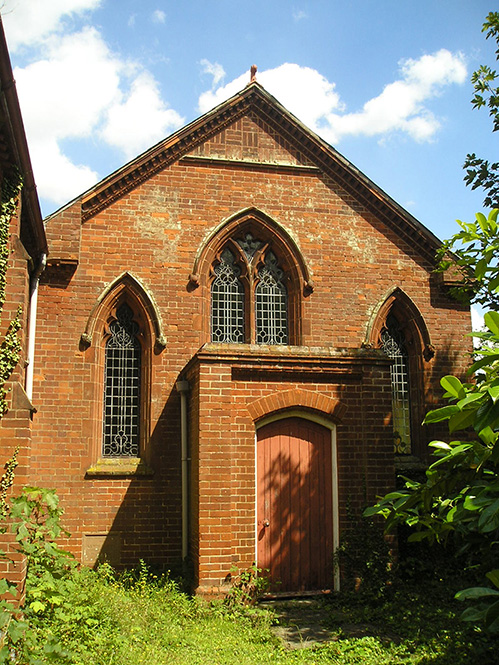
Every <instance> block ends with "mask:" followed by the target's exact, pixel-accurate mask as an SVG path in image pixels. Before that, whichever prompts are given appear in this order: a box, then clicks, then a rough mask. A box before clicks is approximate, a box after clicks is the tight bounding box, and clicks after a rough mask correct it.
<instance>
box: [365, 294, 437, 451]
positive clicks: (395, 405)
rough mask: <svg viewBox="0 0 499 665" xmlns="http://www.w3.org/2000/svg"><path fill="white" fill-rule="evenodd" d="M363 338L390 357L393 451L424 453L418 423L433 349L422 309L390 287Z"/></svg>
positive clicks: (424, 447)
mask: <svg viewBox="0 0 499 665" xmlns="http://www.w3.org/2000/svg"><path fill="white" fill-rule="evenodd" d="M366 341H367V342H368V344H369V345H370V346H374V347H377V348H380V349H382V350H383V351H384V352H385V353H386V355H387V356H388V357H389V358H391V360H392V365H391V368H390V379H391V390H392V427H393V440H394V451H395V453H396V454H398V455H408V454H413V455H417V456H420V457H424V456H425V449H426V445H425V442H424V441H423V439H422V436H421V427H420V426H419V425H420V423H421V421H422V419H423V415H424V389H423V386H424V372H425V363H426V362H428V361H429V360H431V358H433V355H434V349H433V346H432V345H431V343H430V337H429V333H428V329H427V327H426V324H425V322H424V319H423V317H422V315H421V313H420V312H419V310H418V308H417V307H416V305H415V304H414V302H413V301H412V300H411V299H410V298H409V297H408V296H407V295H406V294H405V293H404V292H403V291H402V290H401V289H399V288H396V289H393V290H392V292H391V293H390V294H389V295H388V297H386V298H385V300H384V301H383V302H382V303H381V305H380V306H379V307H378V308H377V309H376V311H375V314H374V315H373V320H372V323H371V325H370V326H369V332H368V338H367V340H366Z"/></svg>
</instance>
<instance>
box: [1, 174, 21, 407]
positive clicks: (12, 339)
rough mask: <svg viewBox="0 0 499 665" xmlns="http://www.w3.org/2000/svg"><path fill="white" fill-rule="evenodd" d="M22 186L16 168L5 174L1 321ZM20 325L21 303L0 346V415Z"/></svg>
mask: <svg viewBox="0 0 499 665" xmlns="http://www.w3.org/2000/svg"><path fill="white" fill-rule="evenodd" d="M22 185H23V182H22V176H21V174H20V173H19V171H18V170H17V169H16V170H13V171H12V172H11V173H10V175H9V176H6V177H4V180H3V183H2V193H1V202H0V321H1V315H2V312H3V307H4V304H5V297H6V284H7V266H8V261H9V227H10V220H11V219H12V217H13V216H14V215H15V214H16V211H17V205H18V201H19V195H20V193H21V189H22ZM20 327H21V307H20V306H19V308H18V310H17V314H16V316H15V317H14V319H13V320H12V321H11V322H10V323H9V326H8V328H7V331H6V333H5V337H4V340H3V342H2V344H1V346H0V418H2V417H3V416H4V415H5V413H6V411H7V391H6V389H5V384H6V382H7V380H8V378H9V377H10V375H11V374H12V372H13V370H14V367H15V366H16V365H17V363H18V362H19V357H20V352H21V344H20V342H19V339H18V336H17V332H18V330H19V328H20Z"/></svg>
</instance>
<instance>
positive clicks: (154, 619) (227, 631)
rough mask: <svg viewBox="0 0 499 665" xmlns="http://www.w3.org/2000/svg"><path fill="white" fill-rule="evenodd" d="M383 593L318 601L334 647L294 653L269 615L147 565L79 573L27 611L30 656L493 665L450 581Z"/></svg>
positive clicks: (119, 662) (98, 662)
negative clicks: (203, 593)
mask: <svg viewBox="0 0 499 665" xmlns="http://www.w3.org/2000/svg"><path fill="white" fill-rule="evenodd" d="M457 584H458V586H459V583H457ZM385 596H386V597H382V598H377V599H376V598H374V597H372V596H363V595H360V594H348V595H340V596H334V597H331V598H330V599H328V600H327V601H324V603H323V606H322V608H321V612H322V613H323V617H324V621H325V622H326V625H327V626H328V628H329V629H330V631H331V641H330V642H328V643H326V644H323V645H321V646H318V647H310V648H307V649H300V650H295V651H290V650H288V649H287V648H286V647H285V646H283V644H282V643H281V642H280V640H279V639H278V638H277V637H276V636H275V635H274V634H273V633H272V631H271V625H272V622H273V621H274V620H275V617H274V615H273V614H272V613H271V612H269V611H267V610H263V609H260V608H258V607H249V608H241V607H238V606H236V607H232V608H229V607H227V606H226V605H224V604H223V603H222V602H221V601H219V602H215V603H207V602H205V601H201V600H199V599H196V598H191V597H189V596H187V595H186V594H184V593H182V592H181V591H180V590H179V588H178V586H177V585H176V584H175V583H174V582H172V581H171V580H169V579H168V578H165V577H162V578H155V577H154V576H152V575H150V574H149V573H148V572H147V571H146V570H145V568H143V569H142V571H140V572H139V573H138V575H137V576H135V577H133V576H131V575H128V576H126V577H122V578H120V579H117V578H116V577H115V576H114V574H113V572H112V571H111V570H110V569H109V568H107V567H105V568H103V569H102V570H101V571H100V572H99V573H95V572H93V571H90V570H82V571H79V572H75V573H73V574H72V577H71V579H70V580H69V581H68V582H67V585H66V599H65V601H64V603H62V604H60V605H58V606H54V607H52V608H49V609H47V610H46V611H44V612H43V613H41V614H38V615H35V614H32V616H30V615H29V612H28V618H29V619H30V621H31V622H32V624H33V625H34V628H35V634H36V639H35V641H34V642H33V645H32V647H31V650H32V653H33V654H35V653H36V656H37V657H38V658H39V659H40V660H39V662H40V663H66V664H80V663H81V664H82V665H83V663H85V665H87V664H88V663H92V665H141V664H144V665H145V664H146V663H147V665H163V664H165V665H166V664H168V665H176V664H179V665H195V664H196V665H197V664H199V665H206V664H209V665H236V664H237V665H259V664H264V663H275V664H283V665H284V664H294V663H296V664H298V663H306V664H310V665H311V664H315V663H317V664H321V663H329V664H341V665H354V664H355V665H357V664H359V665H360V664H362V665H398V664H401V665H402V664H404V665H408V664H411V665H412V664H414V665H416V664H417V665H430V664H431V665H465V664H466V665H473V664H475V663H476V664H477V665H493V664H494V663H498V664H499V654H496V648H495V647H496V644H495V641H494V640H493V639H492V638H490V637H489V636H487V635H486V634H484V633H482V631H481V630H480V629H477V628H475V627H473V626H470V625H469V624H465V623H462V622H461V621H459V619H458V618H457V615H458V614H459V612H460V611H461V610H462V606H461V605H460V604H458V603H456V601H453V600H452V597H453V588H452V586H451V585H450V584H449V583H448V582H434V583H425V585H424V586H421V585H420V586H419V587H418V586H417V585H412V586H408V585H405V586H400V587H398V588H395V587H394V588H393V589H390V590H389V591H388V593H387V594H385ZM44 645H45V646H44Z"/></svg>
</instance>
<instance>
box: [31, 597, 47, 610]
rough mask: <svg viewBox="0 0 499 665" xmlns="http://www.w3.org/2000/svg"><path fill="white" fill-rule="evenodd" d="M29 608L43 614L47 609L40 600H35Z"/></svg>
mask: <svg viewBox="0 0 499 665" xmlns="http://www.w3.org/2000/svg"><path fill="white" fill-rule="evenodd" d="M29 606H30V608H31V609H32V610H33V612H35V613H38V612H43V610H44V609H45V603H42V602H40V601H39V600H34V601H33V602H32V603H30V604H29Z"/></svg>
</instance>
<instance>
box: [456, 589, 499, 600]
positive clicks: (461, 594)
mask: <svg viewBox="0 0 499 665" xmlns="http://www.w3.org/2000/svg"><path fill="white" fill-rule="evenodd" d="M489 596H499V591H496V590H495V589H491V588H490V587H488V586H474V587H471V588H469V589H462V590H461V591H458V592H457V593H456V595H455V596H454V598H456V600H470V599H477V598H488V597H489Z"/></svg>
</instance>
